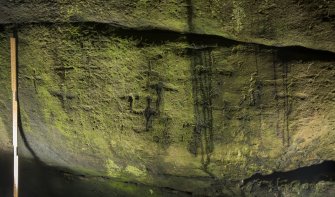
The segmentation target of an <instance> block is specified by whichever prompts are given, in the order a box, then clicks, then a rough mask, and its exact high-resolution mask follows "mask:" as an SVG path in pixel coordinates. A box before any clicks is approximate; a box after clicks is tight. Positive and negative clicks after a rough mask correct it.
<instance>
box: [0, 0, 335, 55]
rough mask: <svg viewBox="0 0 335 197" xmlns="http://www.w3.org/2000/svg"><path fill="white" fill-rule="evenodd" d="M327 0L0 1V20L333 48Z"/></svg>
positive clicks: (334, 8)
mask: <svg viewBox="0 0 335 197" xmlns="http://www.w3.org/2000/svg"><path fill="white" fill-rule="evenodd" d="M334 16H335V1H332V0H321V1H320V0H308V1H302V0H281V1H278V0H250V1H238V0H168V1H162V0H136V1H133V0H126V1H115V0H111V1H102V0H84V1H82V0H71V1H70V0H52V1H49V0H47V1H46V0H2V1H1V2H0V23H19V24H22V23H39V22H100V23H110V24H114V25H120V26H124V27H131V28H136V29H167V30H172V31H177V32H188V33H189V32H192V33H197V34H208V35H218V36H223V37H225V38H229V39H234V40H239V41H243V42H252V43H260V44H265V45H272V46H295V45H297V46H304V47H307V48H313V49H320V50H328V51H332V52H335V45H334V41H335V37H334V35H335V34H334V30H335V19H334Z"/></svg>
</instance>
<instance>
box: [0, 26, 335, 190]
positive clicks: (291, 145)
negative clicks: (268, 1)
mask: <svg viewBox="0 0 335 197" xmlns="http://www.w3.org/2000/svg"><path fill="white" fill-rule="evenodd" d="M1 35H2V37H1V39H2V43H6V41H5V40H7V39H5V38H6V36H8V30H7V29H5V30H3V33H2V34H1ZM18 35H19V47H18V50H19V64H20V67H19V70H20V74H19V76H20V78H19V84H20V86H19V90H20V92H19V98H20V113H21V114H20V117H21V120H22V121H21V125H22V129H21V131H22V132H21V134H23V135H22V141H21V145H20V147H21V149H20V152H21V153H20V154H21V155H22V156H23V155H24V156H25V157H27V158H29V157H32V158H34V159H37V160H39V161H41V162H43V163H45V164H47V165H51V166H57V167H63V168H66V169H69V170H71V171H73V172H75V173H80V174H85V175H86V176H97V177H104V178H106V179H111V180H116V181H119V182H134V183H137V184H143V185H148V186H150V187H157V188H172V189H173V190H176V191H179V192H183V193H178V194H179V195H182V194H185V195H187V194H190V193H193V194H199V195H214V194H217V191H216V190H215V191H212V190H213V188H216V187H217V186H215V185H216V184H219V183H221V181H228V182H229V184H228V183H227V184H224V186H222V183H221V190H220V192H219V193H218V194H219V195H222V194H227V193H226V192H227V191H228V194H229V195H232V196H234V195H238V194H241V193H240V192H241V191H240V190H239V189H236V188H238V185H239V182H240V181H241V180H243V179H246V178H248V177H250V176H252V175H253V174H255V173H262V174H271V173H272V172H273V171H289V170H294V169H297V168H299V167H302V166H309V165H312V164H318V163H320V162H322V161H324V160H335V158H334V157H335V154H334V140H335V136H334V135H335V133H334V131H335V122H334V120H335V107H334V106H335V105H334V104H335V100H334V98H335V89H334V87H335V85H334V83H335V81H334V79H335V67H334V64H335V56H334V54H333V53H330V52H322V51H316V50H308V49H304V48H299V47H286V48H273V47H266V46H261V45H255V44H245V43H239V42H234V41H231V40H225V39H222V38H219V37H210V36H197V35H182V34H175V33H171V32H165V31H134V30H126V29H123V30H120V29H118V28H114V27H111V26H108V25H97V24H82V25H71V24H62V25H38V24H35V25H25V26H21V27H20V28H19V32H18ZM7 38H8V37H7ZM7 44H8V43H7ZM7 44H5V46H6V45H7ZM3 49H4V50H3V51H2V55H3V57H6V58H5V59H4V61H2V62H1V67H0V68H1V69H2V70H1V71H4V72H1V80H0V83H2V86H1V88H2V91H3V92H4V94H1V102H0V104H1V107H2V108H3V109H4V110H5V112H7V113H8V112H9V109H10V104H9V103H8V101H9V98H10V97H9V95H10V88H9V84H8V83H7V82H8V80H9V77H10V76H9V68H8V66H9V64H8V47H4V48H3ZM7 113H2V116H1V118H2V120H3V122H5V123H4V124H2V125H5V126H6V128H7V129H5V130H6V132H1V135H5V134H7V136H8V133H9V128H10V123H9V118H10V117H8V116H7V115H6V114H7ZM6 123H7V124H6ZM0 128H1V127H0ZM4 142H6V140H4ZM7 144H8V141H7ZM22 147H25V148H22ZM316 184H319V185H320V184H321V186H320V187H325V188H328V189H326V190H322V191H321V190H320V191H319V190H318V189H316V187H317V188H319V186H317V185H316ZM229 185H231V186H229ZM333 186H334V184H333V182H319V183H317V182H316V183H315V184H312V185H311V186H307V187H308V188H309V189H311V188H314V189H312V190H313V191H315V192H316V194H320V195H327V194H330V192H329V188H332V187H333ZM111 187H113V188H115V187H116V186H115V185H111ZM118 187H121V188H122V189H123V190H127V187H126V186H120V185H119V186H118ZM222 188H223V189H222ZM234 188H235V189H234ZM256 188H257V186H256ZM294 188H296V189H294ZM128 189H129V188H128ZM132 190H133V189H132ZM254 190H255V186H252V187H251V189H250V187H249V188H248V186H246V187H245V192H246V193H250V192H255V191H254ZM256 190H257V189H256ZM305 190H306V185H305V186H304V185H301V184H300V183H293V185H292V184H291V185H284V186H283V187H282V188H281V190H280V191H281V192H282V194H285V195H290V193H293V194H294V193H295V192H298V193H299V192H308V191H310V190H306V191H305ZM232 191H233V193H231V192H232ZM145 192H148V190H146V191H145ZM145 192H144V193H145ZM155 192H156V191H155ZM229 192H230V193H229ZM259 192H260V193H257V192H256V194H262V192H264V191H259ZM144 193H143V191H142V193H139V194H141V195H142V194H144ZM150 193H151V191H150ZM228 194H227V195H228ZM129 195H131V194H130V193H129ZM132 195H135V194H132Z"/></svg>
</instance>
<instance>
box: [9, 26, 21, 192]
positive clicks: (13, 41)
mask: <svg viewBox="0 0 335 197" xmlns="http://www.w3.org/2000/svg"><path fill="white" fill-rule="evenodd" d="M16 42H17V38H16V35H15V33H11V35H10V57H11V58H10V62H11V78H12V101H13V104H12V113H13V114H12V115H13V149H14V151H13V153H14V185H13V196H14V197H18V196H19V156H18V151H17V150H18V148H17V147H18V146H17V145H18V141H17V129H18V124H17V123H18V121H17V120H18V101H17V99H18V98H17V43H16Z"/></svg>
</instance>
